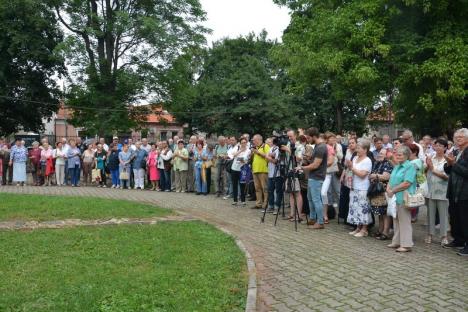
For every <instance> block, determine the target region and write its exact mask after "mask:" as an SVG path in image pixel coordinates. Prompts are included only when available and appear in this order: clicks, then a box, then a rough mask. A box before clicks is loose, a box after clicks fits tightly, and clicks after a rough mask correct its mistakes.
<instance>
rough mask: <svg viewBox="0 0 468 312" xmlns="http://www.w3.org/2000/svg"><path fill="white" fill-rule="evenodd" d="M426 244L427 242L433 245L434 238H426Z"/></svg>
mask: <svg viewBox="0 0 468 312" xmlns="http://www.w3.org/2000/svg"><path fill="white" fill-rule="evenodd" d="M424 242H425V243H426V244H432V236H428V237H426V239H425V240H424Z"/></svg>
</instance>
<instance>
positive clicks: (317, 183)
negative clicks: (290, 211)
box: [307, 179, 323, 224]
mask: <svg viewBox="0 0 468 312" xmlns="http://www.w3.org/2000/svg"><path fill="white" fill-rule="evenodd" d="M322 185H323V181H322V180H315V179H309V180H308V182H307V189H308V192H307V199H308V200H309V209H310V219H311V220H316V221H317V222H318V223H319V224H323V205H322V196H321V194H320V191H321V190H322Z"/></svg>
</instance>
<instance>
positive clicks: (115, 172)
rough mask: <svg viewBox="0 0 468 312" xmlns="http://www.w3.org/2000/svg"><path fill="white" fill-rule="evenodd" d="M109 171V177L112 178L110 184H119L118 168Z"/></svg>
mask: <svg viewBox="0 0 468 312" xmlns="http://www.w3.org/2000/svg"><path fill="white" fill-rule="evenodd" d="M110 172H111V178H112V185H120V179H119V178H120V176H119V175H120V174H119V168H117V169H112V170H111V171H110Z"/></svg>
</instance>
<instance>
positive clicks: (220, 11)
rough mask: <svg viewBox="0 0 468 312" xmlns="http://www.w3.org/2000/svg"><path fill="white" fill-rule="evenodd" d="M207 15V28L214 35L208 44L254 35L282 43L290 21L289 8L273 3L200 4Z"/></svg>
mask: <svg viewBox="0 0 468 312" xmlns="http://www.w3.org/2000/svg"><path fill="white" fill-rule="evenodd" d="M200 3H201V4H202V7H203V9H204V10H205V12H206V13H207V19H208V20H207V21H206V22H205V24H204V25H205V26H206V27H208V28H210V29H211V30H212V31H213V32H212V34H211V35H207V41H208V44H209V45H211V43H212V42H213V41H216V40H219V39H221V38H224V37H230V38H235V37H238V36H240V35H247V34H249V33H250V32H252V31H253V32H254V33H256V34H258V33H260V32H261V31H262V29H265V30H266V31H267V32H268V38H269V39H278V40H279V41H280V40H281V36H282V34H283V30H284V29H286V27H287V26H288V24H289V21H290V17H289V14H288V10H287V8H285V7H280V6H278V5H276V4H275V3H273V0H200Z"/></svg>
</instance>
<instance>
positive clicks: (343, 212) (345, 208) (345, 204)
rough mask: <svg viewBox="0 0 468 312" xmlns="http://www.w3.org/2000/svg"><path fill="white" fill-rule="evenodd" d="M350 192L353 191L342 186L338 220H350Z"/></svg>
mask: <svg viewBox="0 0 468 312" xmlns="http://www.w3.org/2000/svg"><path fill="white" fill-rule="evenodd" d="M350 191H351V190H350V189H349V187H347V186H345V185H341V190H340V204H339V206H338V218H341V219H345V221H346V219H347V218H348V212H349V193H350Z"/></svg>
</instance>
